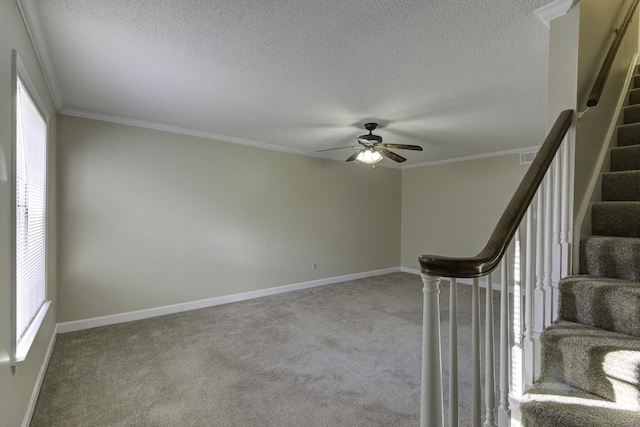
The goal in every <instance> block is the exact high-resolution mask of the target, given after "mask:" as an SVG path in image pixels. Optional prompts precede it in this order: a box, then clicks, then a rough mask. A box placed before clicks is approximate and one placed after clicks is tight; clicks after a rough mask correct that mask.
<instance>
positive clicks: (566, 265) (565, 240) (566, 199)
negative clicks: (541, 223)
mask: <svg viewBox="0 0 640 427" xmlns="http://www.w3.org/2000/svg"><path fill="white" fill-rule="evenodd" d="M560 149H561V151H562V183H561V187H562V208H561V214H560V245H561V246H562V251H561V254H562V255H561V259H562V262H561V271H560V277H561V278H563V277H566V276H568V275H569V274H570V272H571V250H572V249H571V241H572V239H571V238H570V235H571V234H570V233H571V227H572V224H571V223H572V216H573V179H572V176H573V173H572V164H573V162H572V161H571V157H572V154H573V150H572V149H571V143H570V142H569V137H568V136H567V137H565V139H564V142H563V143H562V146H561V148H560Z"/></svg>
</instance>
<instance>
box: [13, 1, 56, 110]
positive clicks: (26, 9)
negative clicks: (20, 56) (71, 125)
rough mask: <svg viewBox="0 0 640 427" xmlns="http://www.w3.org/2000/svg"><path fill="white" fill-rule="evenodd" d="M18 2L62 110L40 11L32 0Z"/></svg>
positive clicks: (37, 53) (38, 56) (52, 91)
mask: <svg viewBox="0 0 640 427" xmlns="http://www.w3.org/2000/svg"><path fill="white" fill-rule="evenodd" d="M16 3H17V4H18V9H20V14H21V15H22V20H23V21H24V25H25V26H26V27H27V33H28V34H29V38H30V39H31V44H32V45H33V49H34V50H35V52H36V57H37V58H38V62H39V63H40V68H41V69H42V73H43V74H44V80H45V82H46V83H47V87H48V89H49V94H51V98H52V99H53V104H54V105H55V107H56V110H57V111H60V110H62V109H63V108H64V105H63V103H62V95H61V94H60V89H59V88H58V79H57V78H56V73H55V71H54V69H53V63H52V62H51V57H50V55H49V49H48V47H47V43H46V42H45V39H44V34H43V31H42V27H41V25H40V18H39V16H38V11H37V10H36V8H35V6H34V5H33V2H32V0H16Z"/></svg>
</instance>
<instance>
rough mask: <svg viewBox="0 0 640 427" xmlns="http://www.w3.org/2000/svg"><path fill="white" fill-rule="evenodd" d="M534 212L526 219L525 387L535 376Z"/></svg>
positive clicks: (529, 213)
mask: <svg viewBox="0 0 640 427" xmlns="http://www.w3.org/2000/svg"><path fill="white" fill-rule="evenodd" d="M532 217H533V213H532V208H531V207H529V209H528V210H527V217H526V218H527V220H526V228H527V230H526V240H525V263H524V268H525V272H524V283H525V309H524V316H525V317H524V319H525V320H524V324H525V329H524V332H525V339H524V363H523V365H524V378H525V380H524V383H525V387H530V386H531V385H532V384H533V383H534V381H535V380H536V378H535V369H534V368H533V361H534V337H533V327H534V326H533V312H534V303H533V276H532V275H533V271H532V270H533V268H532V267H533V220H532Z"/></svg>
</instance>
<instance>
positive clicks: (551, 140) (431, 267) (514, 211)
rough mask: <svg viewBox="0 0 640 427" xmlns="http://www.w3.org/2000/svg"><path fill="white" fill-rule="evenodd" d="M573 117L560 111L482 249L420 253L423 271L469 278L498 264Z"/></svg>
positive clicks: (483, 273) (433, 274)
mask: <svg viewBox="0 0 640 427" xmlns="http://www.w3.org/2000/svg"><path fill="white" fill-rule="evenodd" d="M572 120H573V110H565V111H563V112H562V113H560V115H559V116H558V118H557V119H556V122H555V123H554V125H553V127H552V128H551V131H549V134H548V135H547V138H546V139H545V141H544V143H543V144H542V147H540V151H539V152H538V154H537V155H536V158H535V159H534V160H533V163H531V166H529V170H527V173H526V174H525V176H524V178H522V182H520V185H519V186H518V188H517V190H516V192H515V194H514V195H513V197H512V198H511V201H510V202H509V204H508V205H507V207H506V209H505V211H504V213H503V214H502V217H500V220H499V221H498V224H496V227H495V229H494V230H493V233H491V236H490V237H489V241H488V242H487V245H486V246H485V247H484V249H482V251H480V253H479V254H478V255H476V256H475V257H472V258H450V257H442V256H437V255H422V256H421V257H420V258H419V261H420V267H421V270H422V273H424V274H427V275H430V276H441V277H457V278H471V277H480V276H484V275H485V274H488V273H490V272H491V271H493V269H495V268H496V267H497V266H498V264H499V263H500V260H501V259H502V256H503V255H504V253H505V251H506V249H507V246H508V245H509V242H510V241H511V239H512V238H513V235H514V233H515V232H516V230H517V229H518V226H519V225H520V222H521V221H522V218H523V217H524V215H525V214H526V212H527V209H528V208H529V205H530V204H531V200H533V196H534V195H535V194H536V191H537V190H538V187H539V186H540V183H541V182H542V180H543V179H544V176H545V174H546V173H547V170H548V169H549V166H550V165H551V162H552V161H553V158H554V157H555V155H556V152H557V151H558V148H559V147H560V144H561V143H562V141H563V139H564V137H565V135H566V134H567V131H568V130H569V127H570V126H571V121H572Z"/></svg>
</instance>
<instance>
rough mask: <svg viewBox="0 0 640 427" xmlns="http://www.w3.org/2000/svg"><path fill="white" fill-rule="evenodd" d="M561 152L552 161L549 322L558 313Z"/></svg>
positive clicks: (560, 249) (560, 250) (560, 257)
mask: <svg viewBox="0 0 640 427" xmlns="http://www.w3.org/2000/svg"><path fill="white" fill-rule="evenodd" d="M561 156H562V152H561V151H559V152H558V154H556V158H555V159H554V160H553V234H552V239H551V245H552V247H551V251H552V252H551V307H550V309H551V321H552V322H553V321H554V320H556V319H555V318H556V316H557V313H558V282H559V281H560V277H561V276H560V271H561V268H562V266H561V263H562V256H561V252H562V246H561V244H560V222H561V220H560V216H561V214H562V188H561V187H560V186H561V185H562V176H561V171H560V166H561V165H562V158H561Z"/></svg>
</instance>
